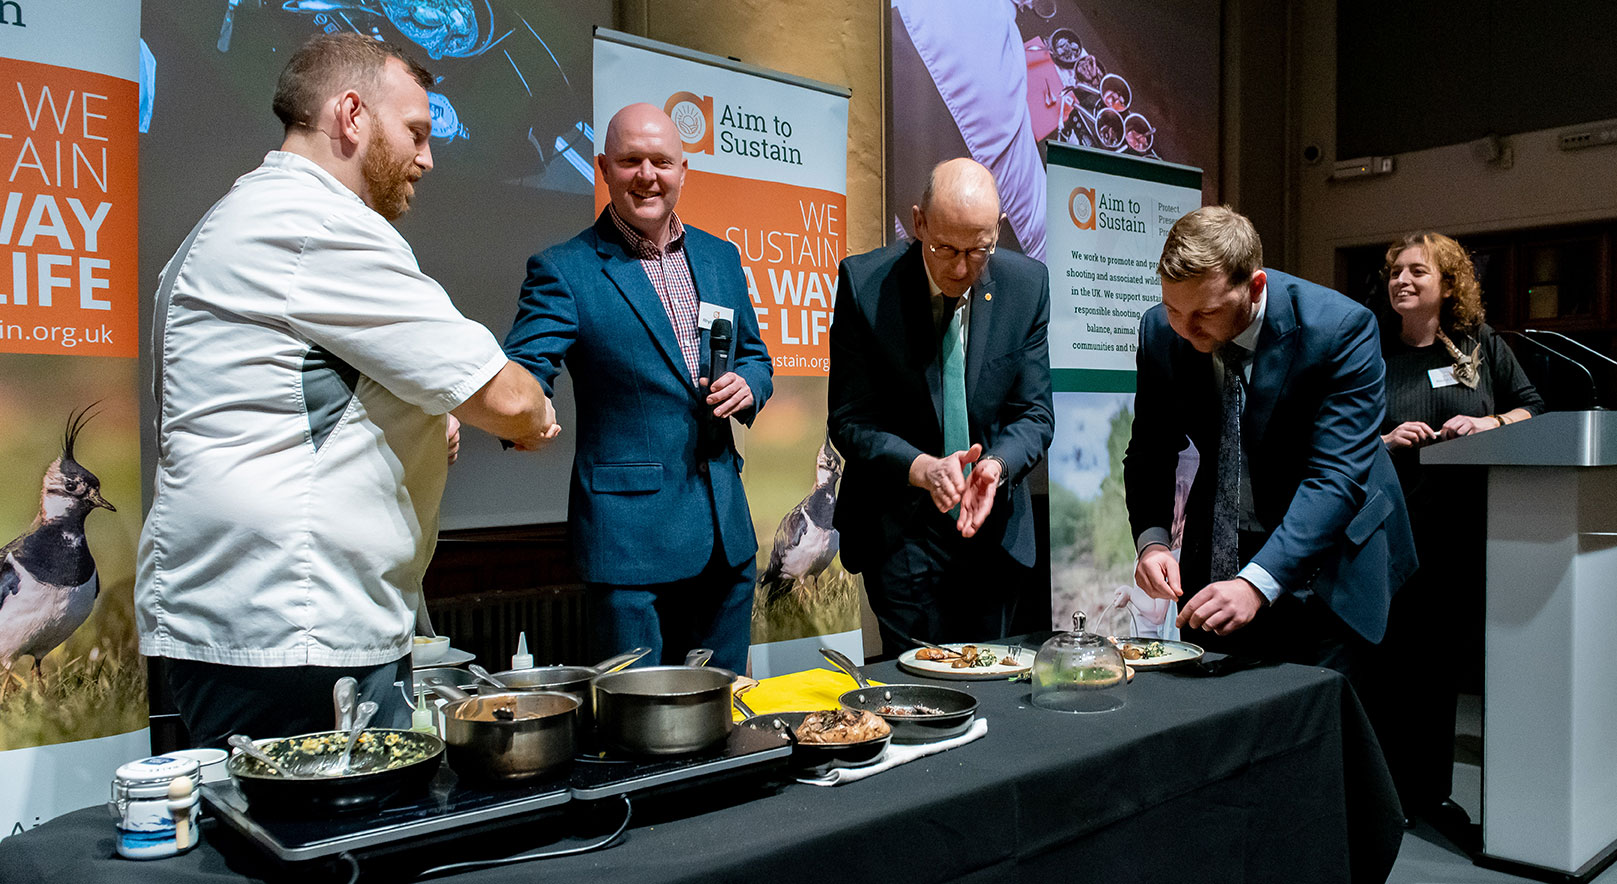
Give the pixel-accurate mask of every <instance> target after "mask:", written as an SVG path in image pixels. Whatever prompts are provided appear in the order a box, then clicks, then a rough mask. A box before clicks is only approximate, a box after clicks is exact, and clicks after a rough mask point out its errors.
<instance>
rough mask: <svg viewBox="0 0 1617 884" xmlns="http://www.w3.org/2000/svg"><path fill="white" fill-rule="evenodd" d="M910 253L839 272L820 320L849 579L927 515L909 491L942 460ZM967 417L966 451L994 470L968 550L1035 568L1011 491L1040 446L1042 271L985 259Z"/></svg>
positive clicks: (1046, 316) (972, 331)
mask: <svg viewBox="0 0 1617 884" xmlns="http://www.w3.org/2000/svg"><path fill="white" fill-rule="evenodd" d="M922 248H924V246H922V245H921V244H920V243H918V242H917V243H897V244H895V245H892V246H888V247H887V248H885V249H879V250H877V251H874V252H868V253H866V254H863V255H857V256H854V257H851V258H848V259H847V260H845V261H843V262H842V266H841V268H840V269H839V276H838V280H837V301H836V312H835V316H834V317H833V319H832V321H831V378H830V391H829V396H830V415H829V422H830V430H831V440H832V441H833V442H834V443H835V444H836V446H837V449H838V450H839V451H841V452H842V454H843V456H844V457H846V458H847V466H846V468H845V471H844V473H843V477H842V488H841V491H840V492H839V493H838V496H837V508H836V515H835V517H834V519H835V524H836V527H837V530H838V531H839V532H840V534H841V542H842V561H843V564H844V565H845V566H846V567H847V568H848V570H849V571H852V572H854V573H858V572H860V571H862V570H864V569H866V568H869V567H874V566H879V565H880V563H881V561H882V560H883V559H884V558H886V557H887V556H888V555H891V554H892V553H893V552H894V551H895V550H897V549H898V547H899V546H900V545H901V544H902V543H903V542H904V539H905V535H906V533H908V530H909V529H911V528H912V526H913V522H914V519H915V517H916V516H917V515H918V514H920V513H921V512H922V511H923V510H926V509H930V510H932V511H934V512H936V508H935V507H934V506H933V504H932V499H931V497H930V496H929V495H928V494H927V493H926V492H925V491H923V490H921V489H919V488H915V487H913V486H911V485H910V484H909V469H910V464H911V462H913V461H914V460H915V458H916V457H917V456H919V455H920V454H921V453H922V452H925V453H927V454H931V455H933V456H942V455H944V454H948V453H950V452H946V451H944V450H943V379H942V368H941V366H940V365H939V364H938V343H939V341H938V332H937V327H936V326H935V325H934V324H933V320H932V305H931V297H932V296H931V292H930V290H929V289H928V287H927V282H926V268H925V267H924V266H923V265H922V263H921V249H922ZM971 296H972V301H971V312H970V317H971V318H970V325H969V327H968V329H967V333H966V410H967V418H968V421H969V424H970V429H971V441H972V442H978V443H981V444H982V446H983V454H984V455H989V454H992V455H995V456H997V457H999V458H1001V459H1003V460H1004V461H1005V469H1006V480H1005V484H1004V485H1002V486H1000V489H999V491H998V493H997V496H996V497H995V500H994V506H993V509H992V510H991V511H990V513H989V516H988V520H987V521H986V522H984V523H983V527H982V528H981V529H980V530H979V532H978V534H977V536H976V537H975V538H973V541H974V542H981V543H989V544H999V545H1001V546H1003V547H1004V549H1005V551H1006V552H1008V553H1010V555H1011V557H1012V558H1014V559H1015V560H1016V561H1018V562H1021V563H1022V564H1024V565H1031V564H1033V560H1034V551H1035V548H1036V544H1035V541H1034V536H1033V533H1034V532H1033V512H1032V498H1031V496H1030V495H1029V493H1028V489H1027V485H1026V484H1024V482H1023V480H1024V479H1026V478H1027V474H1028V472H1029V471H1030V470H1032V469H1033V467H1034V465H1035V464H1037V463H1038V462H1039V461H1040V460H1041V459H1042V458H1043V457H1044V453H1045V450H1046V449H1048V448H1049V447H1050V438H1051V435H1052V433H1053V432H1054V427H1055V417H1054V408H1053V406H1052V403H1051V395H1050V352H1049V349H1050V348H1049V339H1048V333H1047V330H1048V326H1049V323H1050V283H1049V275H1048V273H1047V272H1046V270H1045V267H1044V265H1043V264H1041V263H1039V262H1038V261H1035V260H1033V259H1031V258H1027V257H1024V256H1022V255H1019V254H1016V253H1015V252H1011V251H1008V250H1002V251H999V252H996V253H995V254H994V255H993V256H992V257H990V258H989V259H988V265H987V267H985V268H984V269H983V273H982V275H981V276H980V277H979V278H978V279H977V283H976V285H975V286H974V287H973V288H972V292H971Z"/></svg>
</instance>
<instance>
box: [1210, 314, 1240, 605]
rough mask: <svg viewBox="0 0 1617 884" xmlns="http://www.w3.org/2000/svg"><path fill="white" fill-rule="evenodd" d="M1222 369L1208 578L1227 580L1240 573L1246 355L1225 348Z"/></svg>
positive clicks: (1230, 348)
mask: <svg viewBox="0 0 1617 884" xmlns="http://www.w3.org/2000/svg"><path fill="white" fill-rule="evenodd" d="M1219 356H1220V359H1221V361H1222V363H1223V366H1224V383H1223V389H1224V395H1223V400H1224V419H1223V422H1222V424H1221V427H1220V430H1219V437H1218V486H1217V488H1216V489H1215V492H1214V494H1213V538H1212V562H1211V568H1209V571H1208V577H1209V578H1210V579H1211V580H1213V581H1215V582H1216V581H1219V580H1229V579H1230V578H1232V577H1234V576H1235V573H1236V571H1238V570H1239V569H1240V536H1239V533H1238V530H1239V528H1240V521H1241V410H1242V409H1243V408H1245V407H1246V382H1245V378H1244V377H1243V376H1242V369H1243V367H1244V365H1245V364H1246V359H1247V352H1246V350H1245V349H1243V348H1241V347H1238V346H1236V345H1234V344H1226V345H1225V346H1224V347H1223V349H1222V350H1221V351H1220V352H1219Z"/></svg>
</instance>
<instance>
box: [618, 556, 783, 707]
mask: <svg viewBox="0 0 1617 884" xmlns="http://www.w3.org/2000/svg"><path fill="white" fill-rule="evenodd" d="M757 569H758V564H757V562H756V561H755V560H754V559H753V557H751V556H748V557H747V560H746V561H745V562H743V563H741V564H740V565H731V564H729V563H728V562H726V561H725V560H724V546H723V544H715V545H714V550H713V557H712V558H711V559H709V560H708V563H707V567H705V568H703V569H702V573H700V574H697V575H696V576H695V577H687V578H685V579H684V580H675V581H672V582H669V583H653V584H648V585H644V586H621V585H614V584H607V583H591V584H589V596H590V622H591V631H592V633H593V634H592V636H591V638H592V642H593V647H594V651H593V654H592V656H593V657H595V658H596V659H604V658H606V657H610V656H612V655H613V654H619V653H622V652H624V651H627V650H629V649H630V648H637V647H642V646H644V647H648V648H651V653H649V654H647V655H646V656H644V657H642V658H640V662H639V663H637V664H635V665H637V666H656V665H658V663H663V664H674V663H683V662H684V661H685V654H686V652H687V651H690V650H692V649H694V648H710V649H712V651H713V665H714V666H717V667H719V668H721V669H728V670H730V671H731V672H735V673H737V674H741V675H745V674H746V672H747V651H748V649H749V648H750V647H751V645H752V594H753V581H754V576H755V575H756V573H757Z"/></svg>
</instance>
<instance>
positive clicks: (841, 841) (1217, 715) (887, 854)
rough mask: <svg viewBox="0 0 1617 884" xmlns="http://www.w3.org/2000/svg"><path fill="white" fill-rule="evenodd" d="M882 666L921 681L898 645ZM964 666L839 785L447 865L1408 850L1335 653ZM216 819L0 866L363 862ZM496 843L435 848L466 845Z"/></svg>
mask: <svg viewBox="0 0 1617 884" xmlns="http://www.w3.org/2000/svg"><path fill="white" fill-rule="evenodd" d="M870 674H871V675H872V676H873V677H875V678H878V679H880V680H884V681H890V682H893V681H905V680H915V679H911V678H907V677H904V676H902V675H900V674H899V673H898V672H896V671H895V670H894V668H893V667H892V665H891V664H884V665H879V666H874V667H870ZM956 686H959V687H963V688H965V689H966V690H969V691H970V692H971V693H972V694H974V695H976V696H977V697H978V698H979V700H980V702H981V707H980V709H979V715H981V716H983V717H986V718H987V719H988V722H989V730H988V735H987V736H986V737H984V738H983V739H981V740H978V741H977V742H975V743H972V744H969V745H967V746H963V747H961V748H958V749H954V750H951V751H948V752H943V753H940V754H938V755H934V756H930V757H928V758H924V759H921V760H919V761H915V762H912V763H910V764H907V765H904V766H901V767H897V768H894V769H892V770H889V771H886V772H884V773H881V774H879V775H876V776H873V777H871V778H869V779H866V780H863V781H861V782H857V783H852V784H849V785H845V786H838V787H835V788H824V787H816V786H808V785H801V784H796V783H785V784H774V785H766V786H761V785H758V784H746V785H742V784H736V783H729V784H726V785H724V786H722V787H714V788H713V789H709V790H705V791H704V790H692V791H689V792H686V793H683V794H680V795H677V796H667V797H664V798H661V799H657V800H651V799H644V800H643V799H636V804H635V820H634V823H633V824H632V825H631V827H630V828H629V830H628V831H627V832H626V833H625V835H624V837H623V839H622V840H620V841H619V842H618V843H617V844H615V845H614V846H612V847H610V848H608V849H605V850H600V851H595V852H592V853H586V854H580V855H577V856H569V857H560V858H553V859H544V860H538V861H534V862H529V863H523V864H519V865H512V866H505V867H501V868H495V869H485V870H481V871H477V872H468V873H463V874H460V875H454V876H448V877H443V878H439V879H435V880H446V881H462V882H471V881H475V882H478V884H494V882H504V881H531V880H535V879H543V880H548V881H578V882H584V881H589V882H625V884H627V882H633V884H652V882H692V884H695V882H702V884H708V882H714V881H739V880H743V879H747V880H751V881H759V882H779V884H787V882H794V881H805V882H807V881H812V882H816V884H829V882H835V884H844V882H855V881H892V882H898V884H923V882H990V881H993V882H999V881H1013V880H1014V881H1020V882H1021V884H1036V882H1040V881H1104V882H1107V884H1117V882H1128V884H1149V882H1156V881H1161V882H1174V884H1180V882H1184V881H1197V882H1265V881H1273V882H1286V884H1294V882H1314V884H1320V882H1333V881H1353V882H1360V881H1375V882H1380V881H1384V880H1385V879H1386V876H1387V873H1388V871H1389V870H1390V869H1391V867H1392V863H1393V860H1394V858H1395V857H1396V855H1397V851H1398V845H1399V841H1400V839H1401V837H1402V834H1403V832H1402V829H1401V828H1400V826H1399V816H1400V813H1399V809H1398V804H1397V798H1396V793H1395V792H1394V791H1393V788H1392V781H1391V779H1390V778H1389V777H1388V775H1387V771H1386V766H1385V764H1384V763H1383V761H1382V758H1381V753H1380V751H1379V749H1378V748H1377V746H1376V743H1375V740H1374V737H1373V736H1372V735H1371V732H1370V729H1369V726H1368V724H1367V723H1366V721H1365V719H1364V714H1363V712H1362V711H1361V710H1360V707H1359V703H1358V700H1357V699H1356V698H1355V697H1354V695H1353V693H1352V691H1351V690H1349V688H1348V686H1347V682H1346V681H1345V680H1343V679H1342V678H1341V677H1340V676H1338V675H1336V674H1335V673H1332V672H1329V671H1327V670H1321V669H1310V668H1305V667H1300V666H1289V665H1287V666H1276V667H1266V668H1259V669H1249V670H1244V671H1240V672H1235V673H1232V674H1229V675H1225V676H1222V677H1219V678H1205V677H1193V676H1188V675H1182V674H1174V673H1171V672H1142V673H1141V674H1140V675H1139V676H1138V677H1137V678H1136V679H1135V681H1134V683H1133V684H1131V685H1130V686H1129V689H1128V702H1127V705H1126V706H1125V707H1124V708H1123V709H1121V710H1118V711H1115V712H1110V713H1105V714H1101V715H1065V714H1059V713H1054V712H1048V711H1045V710H1042V709H1039V708H1037V707H1034V706H1032V705H1031V703H1030V700H1029V694H1030V689H1029V686H1028V685H1027V684H1014V683H1009V682H998V681H995V682H972V683H958V684H957V685H956ZM605 804H606V802H602V805H605ZM569 807H570V808H573V809H574V810H573V811H572V812H571V816H569V815H568V813H567V812H565V811H567V808H564V809H563V811H564V812H558V813H553V814H550V815H548V816H546V817H542V818H539V819H537V820H532V821H529V822H527V823H524V824H521V825H518V826H513V827H508V828H507V829H506V831H505V836H504V837H508V838H509V839H510V843H509V844H508V846H507V850H506V852H515V851H517V850H522V849H527V848H531V847H534V846H536V845H540V844H544V843H547V842H550V841H554V840H555V838H556V836H557V834H558V833H560V832H561V831H562V830H563V829H565V828H567V826H568V825H569V824H570V823H571V822H572V821H576V820H577V818H578V817H579V816H580V815H581V814H580V813H578V812H577V807H578V806H577V805H576V804H575V805H569ZM608 815H609V814H608V813H606V812H605V811H603V812H602V813H601V816H608ZM595 822H597V823H598V822H600V821H599V820H597V821H595ZM607 830H608V831H609V830H610V829H609V828H608V829H607ZM204 832H205V835H204V840H203V843H202V845H201V846H200V847H198V848H197V849H196V850H193V851H192V852H190V853H188V854H186V855H184V856H180V857H174V858H170V859H165V860H158V861H149V862H133V861H129V860H124V859H119V858H117V857H116V856H114V855H113V826H112V821H111V819H110V817H109V815H108V814H107V811H106V809H105V808H103V807H91V808H86V809H84V810H80V811H75V812H73V813H70V814H66V815H64V816H62V817H59V818H57V819H54V820H51V821H50V822H48V823H46V824H44V825H43V826H40V827H38V828H36V829H33V830H31V831H28V832H25V833H23V834H19V835H15V836H12V837H10V838H6V839H5V840H4V841H0V880H3V881H28V882H38V884H44V882H54V881H61V882H73V884H83V882H96V881H118V882H125V881H153V882H159V881H161V882H187V881H196V882H225V881H240V880H243V879H257V880H271V881H281V880H295V881H299V882H304V884H314V882H315V881H318V880H321V879H322V878H329V877H330V876H331V875H333V874H341V875H342V876H341V877H338V878H337V880H346V875H345V874H342V873H345V871H346V870H345V869H343V868H339V867H334V866H314V865H308V864H306V865H305V866H302V867H288V866H281V865H278V864H277V863H275V862H274V861H272V860H270V859H269V858H267V857H266V856H265V855H263V854H261V853H258V852H257V851H256V850H254V849H253V848H252V847H251V846H250V845H248V844H247V843H245V842H243V841H241V840H239V839H238V838H236V837H235V836H234V833H232V832H229V831H226V830H224V829H223V828H222V827H221V826H220V825H218V824H217V823H215V824H213V825H212V826H211V827H205V828H204ZM484 841H486V838H483V839H465V840H464V841H462V842H457V843H453V844H452V845H440V846H438V847H435V848H431V852H432V853H433V854H434V855H435V857H436V861H438V862H449V861H452V860H457V859H469V858H472V856H470V855H469V854H470V848H471V847H472V846H474V845H475V846H476V847H477V848H478V849H484V843H483V842H484ZM560 846H565V845H560ZM463 850H464V851H465V852H464V853H463ZM417 852H418V853H421V852H425V851H417ZM396 859H397V858H394V859H389V858H386V857H383V858H378V859H377V860H375V862H371V861H370V860H363V861H362V867H363V869H364V871H365V878H366V879H367V880H370V879H372V878H376V879H379V880H380V879H386V880H390V881H400V880H403V876H401V875H400V873H399V872H398V870H397V869H395V868H393V867H391V866H388V865H387V864H388V863H390V862H394V861H396ZM425 861H426V860H422V859H420V858H412V859H411V860H410V862H413V863H416V865H415V866H414V868H417V869H419V868H422V867H423V866H422V865H421V864H420V863H422V862H425ZM1043 876H1049V877H1043Z"/></svg>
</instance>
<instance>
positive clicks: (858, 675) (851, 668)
mask: <svg viewBox="0 0 1617 884" xmlns="http://www.w3.org/2000/svg"><path fill="white" fill-rule="evenodd" d="M820 653H821V654H822V655H824V656H825V659H827V660H830V661H831V662H832V663H833V664H835V665H836V667H837V668H838V669H840V670H842V671H843V672H846V673H848V674H849V675H850V676H853V680H854V683H855V684H857V685H859V686H860V687H862V688H868V687H870V681H869V679H867V678H865V674H864V673H863V672H860V671H859V667H857V666H855V665H853V661H852V660H849V659H848V657H847V655H845V654H843V653H842V652H841V651H837V650H833V649H831V648H821V649H820Z"/></svg>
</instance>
